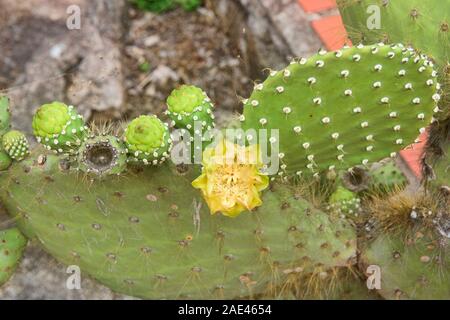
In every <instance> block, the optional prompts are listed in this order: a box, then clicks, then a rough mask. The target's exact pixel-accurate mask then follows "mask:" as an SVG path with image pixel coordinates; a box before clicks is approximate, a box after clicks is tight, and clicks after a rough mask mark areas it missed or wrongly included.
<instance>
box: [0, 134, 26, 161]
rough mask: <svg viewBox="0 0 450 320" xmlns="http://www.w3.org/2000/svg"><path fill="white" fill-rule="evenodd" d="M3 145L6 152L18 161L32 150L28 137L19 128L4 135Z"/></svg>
mask: <svg viewBox="0 0 450 320" xmlns="http://www.w3.org/2000/svg"><path fill="white" fill-rule="evenodd" d="M2 146H3V149H4V150H5V151H6V153H7V154H8V155H9V156H10V157H11V158H12V159H14V160H17V161H21V160H23V159H24V158H25V157H26V156H27V155H28V154H29V152H30V151H29V145H28V140H27V138H26V137H25V135H24V134H23V133H22V132H20V131H17V130H12V131H9V132H8V133H6V134H5V135H4V136H3V138H2Z"/></svg>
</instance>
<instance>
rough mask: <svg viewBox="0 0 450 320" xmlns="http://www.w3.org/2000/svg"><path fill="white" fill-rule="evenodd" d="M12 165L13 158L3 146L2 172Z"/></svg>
mask: <svg viewBox="0 0 450 320" xmlns="http://www.w3.org/2000/svg"><path fill="white" fill-rule="evenodd" d="M11 163H12V159H11V157H10V156H9V155H8V153H6V151H5V150H3V146H1V145H0V171H3V170H6V169H8V168H9V166H10V165H11Z"/></svg>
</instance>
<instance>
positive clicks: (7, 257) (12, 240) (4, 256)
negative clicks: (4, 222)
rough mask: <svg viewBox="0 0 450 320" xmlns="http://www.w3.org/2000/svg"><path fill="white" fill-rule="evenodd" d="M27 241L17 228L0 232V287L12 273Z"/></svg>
mask: <svg viewBox="0 0 450 320" xmlns="http://www.w3.org/2000/svg"><path fill="white" fill-rule="evenodd" d="M26 244H27V239H26V238H25V237H24V236H23V235H22V233H21V232H20V231H19V229H17V228H11V229H7V230H1V231H0V286H2V285H3V284H4V283H5V282H6V281H8V280H9V278H10V277H11V276H12V274H13V273H14V271H15V269H16V267H17V265H18V264H19V261H20V259H21V258H22V253H23V250H24V249H25V246H26Z"/></svg>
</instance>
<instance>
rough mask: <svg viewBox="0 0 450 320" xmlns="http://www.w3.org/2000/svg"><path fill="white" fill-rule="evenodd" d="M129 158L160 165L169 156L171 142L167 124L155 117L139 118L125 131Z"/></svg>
mask: <svg viewBox="0 0 450 320" xmlns="http://www.w3.org/2000/svg"><path fill="white" fill-rule="evenodd" d="M124 141H125V144H126V147H127V152H128V153H129V158H130V159H131V160H134V161H140V162H143V163H144V164H153V165H157V164H161V163H163V162H164V161H165V160H166V159H167V157H168V156H169V153H170V150H171V148H172V140H171V137H170V132H169V128H168V126H167V124H165V123H163V122H162V121H161V120H159V119H158V118H157V117H156V116H154V115H151V116H140V117H138V118H136V119H134V120H133V121H131V122H130V124H129V125H128V127H127V128H126V129H125V136H124Z"/></svg>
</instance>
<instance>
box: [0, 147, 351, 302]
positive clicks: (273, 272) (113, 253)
mask: <svg viewBox="0 0 450 320" xmlns="http://www.w3.org/2000/svg"><path fill="white" fill-rule="evenodd" d="M39 159H40V160H39ZM43 159H45V158H44V157H42V156H39V152H36V153H33V154H32V155H31V156H30V157H29V158H28V159H27V160H26V161H24V162H21V163H16V164H14V165H13V166H12V167H11V168H10V170H9V171H8V174H2V175H1V176H0V199H1V201H2V202H3V203H4V205H5V207H6V209H7V211H8V212H9V214H11V215H12V216H14V217H16V218H17V219H18V225H19V227H20V228H21V230H23V231H24V232H25V234H26V235H27V236H28V237H32V238H37V239H38V240H39V241H40V242H41V243H42V245H43V247H44V248H45V249H46V250H47V251H48V252H50V253H51V254H52V255H53V256H55V257H56V258H57V259H59V260H60V261H62V262H64V263H66V264H77V265H79V266H80V267H81V269H82V271H83V272H85V273H88V274H90V275H91V276H93V277H94V278H96V279H98V280H99V281H100V282H102V283H104V284H105V285H107V286H109V287H110V288H112V289H113V290H115V291H118V292H123V293H126V294H129V295H133V296H137V297H143V298H153V299H164V298H193V299H214V298H225V299H229V298H237V297H252V296H256V295H257V294H260V293H261V294H268V293H269V292H272V293H273V295H272V296H276V295H277V292H273V291H276V290H277V289H276V288H277V287H278V286H280V287H283V285H284V281H288V280H287V278H289V277H290V276H292V274H304V275H305V277H308V276H309V275H311V274H312V273H314V272H317V269H320V270H321V272H322V273H325V275H326V274H327V273H326V272H327V271H328V270H334V269H333V268H334V267H336V266H348V265H349V264H351V263H353V258H354V257H355V252H356V251H355V250H356V236H355V232H354V230H353V229H352V228H351V227H350V226H349V224H348V223H345V222H343V221H341V220H332V218H330V217H329V216H328V215H327V214H325V213H323V212H322V211H319V210H317V209H314V208H313V207H311V205H310V204H309V202H307V201H305V200H303V199H302V198H300V197H298V196H296V192H295V190H291V187H288V186H285V185H279V184H274V185H273V186H272V188H271V190H270V191H266V192H265V193H264V194H263V203H264V206H261V207H259V208H258V209H257V210H255V211H252V212H249V213H246V214H242V215H240V216H239V217H237V218H235V219H230V218H228V217H225V216H223V215H213V216H212V215H210V212H209V210H208V207H207V205H206V204H205V203H204V202H202V198H201V195H200V194H199V192H198V191H197V190H195V189H194V188H192V187H191V185H190V184H191V182H192V181H193V180H194V178H195V177H197V176H198V174H199V170H198V168H196V167H194V166H182V167H175V166H173V165H171V164H169V163H166V164H164V165H162V166H158V167H155V166H142V167H140V168H136V167H132V168H130V169H129V171H128V172H127V174H124V175H121V176H119V177H111V178H108V179H104V180H93V181H86V179H83V178H82V177H80V175H78V174H76V172H73V171H71V169H69V170H65V171H64V169H63V168H61V166H59V165H58V163H59V161H60V158H58V157H57V156H56V155H53V154H49V155H47V157H46V161H43ZM24 168H27V170H24ZM137 169H138V170H137ZM133 170H136V171H133ZM62 191H63V192H64V196H58V195H59V194H61V192H62ZM47 195H48V196H47ZM50 195H55V196H50ZM62 208H63V209H64V210H62ZM289 279H291V278H289ZM291 281H292V280H291Z"/></svg>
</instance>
